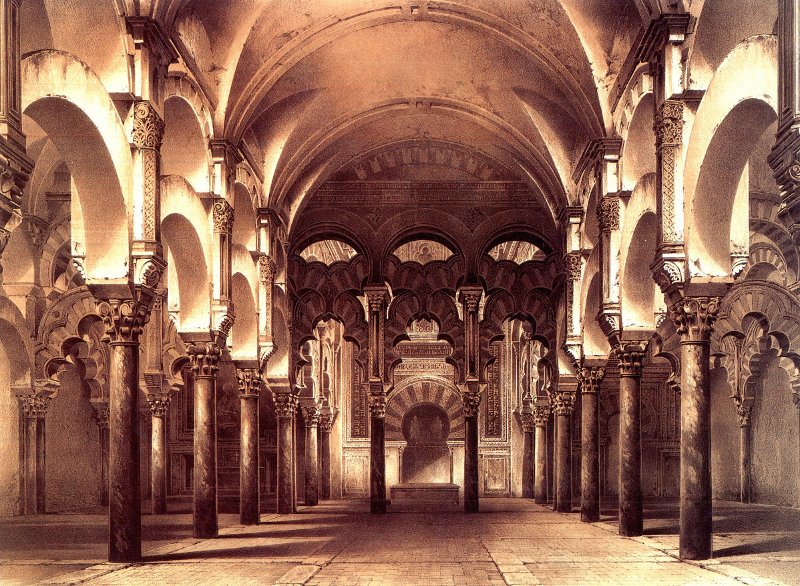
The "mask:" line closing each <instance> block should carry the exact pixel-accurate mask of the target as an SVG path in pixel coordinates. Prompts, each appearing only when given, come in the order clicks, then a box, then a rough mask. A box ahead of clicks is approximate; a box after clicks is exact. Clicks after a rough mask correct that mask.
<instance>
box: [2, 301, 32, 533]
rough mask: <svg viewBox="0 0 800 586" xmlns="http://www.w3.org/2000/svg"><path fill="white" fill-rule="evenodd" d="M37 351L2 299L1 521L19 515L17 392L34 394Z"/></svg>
mask: <svg viewBox="0 0 800 586" xmlns="http://www.w3.org/2000/svg"><path fill="white" fill-rule="evenodd" d="M32 364H33V347H32V343H31V339H30V337H29V336H28V333H27V328H26V326H25V320H24V318H23V316H22V314H21V313H20V311H19V310H18V309H17V308H16V306H14V304H13V303H11V301H9V300H8V299H6V298H5V297H0V445H1V446H3V450H4V453H5V456H4V457H3V458H0V518H1V517H8V516H11V515H15V514H17V513H18V512H19V504H20V500H19V499H20V494H19V487H20V477H19V461H18V458H17V457H16V456H15V454H17V453H18V452H19V438H20V428H19V422H20V409H19V402H18V401H17V398H16V396H15V392H30V388H31V370H32Z"/></svg>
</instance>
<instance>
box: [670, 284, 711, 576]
mask: <svg viewBox="0 0 800 586" xmlns="http://www.w3.org/2000/svg"><path fill="white" fill-rule="evenodd" d="M720 301H721V296H698V297H694V296H693V297H684V298H683V299H681V300H680V301H678V302H677V303H675V304H673V305H672V306H671V307H670V318H671V319H672V321H673V322H674V323H675V326H676V329H677V331H678V334H679V335H680V336H681V483H680V547H679V555H680V557H681V559H688V560H705V559H708V558H710V557H711V553H712V545H711V535H712V527H711V518H712V504H711V389H710V380H709V374H708V373H709V357H710V356H709V354H710V346H711V333H712V329H713V324H714V321H715V320H716V318H717V313H718V311H719V303H720Z"/></svg>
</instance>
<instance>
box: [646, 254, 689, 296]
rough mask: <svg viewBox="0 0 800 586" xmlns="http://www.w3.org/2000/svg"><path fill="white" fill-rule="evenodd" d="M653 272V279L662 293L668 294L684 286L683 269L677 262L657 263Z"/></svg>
mask: <svg viewBox="0 0 800 586" xmlns="http://www.w3.org/2000/svg"><path fill="white" fill-rule="evenodd" d="M652 270H653V279H654V280H655V282H656V285H658V288H659V289H661V292H662V293H665V294H666V293H668V292H670V291H672V290H674V289H675V288H676V287H678V286H680V285H682V284H683V280H684V279H683V269H682V267H680V266H679V265H678V264H677V263H675V262H670V261H663V260H662V261H660V262H656V263H655V264H654V265H653V267H652Z"/></svg>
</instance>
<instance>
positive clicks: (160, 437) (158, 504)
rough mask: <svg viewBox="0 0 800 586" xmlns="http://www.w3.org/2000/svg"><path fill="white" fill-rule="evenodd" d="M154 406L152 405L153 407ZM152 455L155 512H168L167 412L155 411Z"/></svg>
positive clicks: (151, 485)
mask: <svg viewBox="0 0 800 586" xmlns="http://www.w3.org/2000/svg"><path fill="white" fill-rule="evenodd" d="M151 408H152V407H151ZM151 438H152V445H151V456H150V493H151V498H152V501H153V514H154V515H163V514H164V513H166V512H167V413H166V407H164V409H163V410H161V411H153V417H152V432H151Z"/></svg>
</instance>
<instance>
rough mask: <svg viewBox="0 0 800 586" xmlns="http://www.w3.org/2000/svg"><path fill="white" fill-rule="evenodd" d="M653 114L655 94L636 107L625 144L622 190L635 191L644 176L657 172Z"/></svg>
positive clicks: (642, 98) (647, 96) (645, 98)
mask: <svg viewBox="0 0 800 586" xmlns="http://www.w3.org/2000/svg"><path fill="white" fill-rule="evenodd" d="M653 112H654V106H653V94H652V93H647V94H644V95H643V96H642V97H641V99H640V100H639V103H638V104H637V105H636V109H635V110H634V112H633V117H632V118H631V120H630V124H629V126H628V128H627V136H626V138H625V141H624V142H623V147H622V156H621V159H620V162H621V169H622V189H626V190H631V189H633V188H634V187H635V186H636V184H637V183H638V182H639V180H640V179H641V178H642V176H644V175H647V174H648V173H654V172H655V170H656V151H655V147H654V145H655V140H656V139H655V134H654V132H653Z"/></svg>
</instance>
